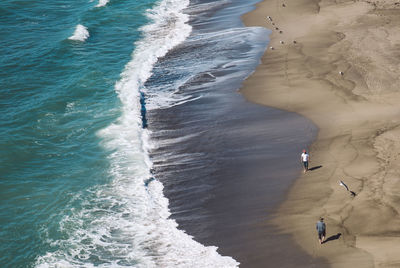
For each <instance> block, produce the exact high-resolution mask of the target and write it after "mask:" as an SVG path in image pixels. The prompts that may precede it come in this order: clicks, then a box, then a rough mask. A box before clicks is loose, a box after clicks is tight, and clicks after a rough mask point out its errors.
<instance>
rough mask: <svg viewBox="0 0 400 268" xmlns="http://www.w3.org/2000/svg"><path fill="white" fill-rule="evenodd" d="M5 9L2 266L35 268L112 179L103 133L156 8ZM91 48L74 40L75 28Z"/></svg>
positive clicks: (1, 8)
mask: <svg viewBox="0 0 400 268" xmlns="http://www.w3.org/2000/svg"><path fill="white" fill-rule="evenodd" d="M95 4H97V3H94V2H93V3H90V2H88V1H51V2H48V1H2V2H1V3H0V42H1V45H0V62H1V68H0V77H1V98H0V103H1V104H0V105H1V106H0V107H1V108H0V109H1V110H0V117H1V125H0V130H1V133H2V135H1V138H0V161H1V166H0V169H1V170H0V174H1V175H0V177H1V180H0V193H1V203H0V211H1V212H0V213H1V214H0V215H1V216H0V224H1V226H2V228H1V234H0V237H1V243H0V253H1V254H0V266H1V267H28V266H31V265H32V264H33V263H34V261H35V258H36V257H37V256H40V255H43V254H45V253H46V252H47V251H49V250H52V249H51V246H50V245H49V243H48V241H47V239H49V238H51V239H52V240H57V239H58V238H60V239H62V238H64V237H65V236H66V233H65V232H64V231H61V230H60V228H59V223H60V221H61V220H62V218H63V217H65V215H68V214H70V213H71V212H70V210H71V209H72V208H73V207H75V206H76V207H78V206H80V205H81V203H82V200H83V199H84V197H79V198H77V193H81V194H83V195H88V193H85V190H86V189H90V188H91V187H93V186H94V185H98V184H104V183H107V182H109V181H110V180H111V177H110V175H109V173H108V171H107V170H108V168H109V163H108V161H107V158H106V157H107V154H108V152H107V151H106V150H104V148H102V147H101V146H100V145H99V144H100V138H99V137H98V136H97V135H96V132H97V131H98V130H100V129H102V128H104V127H105V126H107V125H109V124H110V123H111V122H112V121H114V120H115V119H116V118H117V117H118V116H119V115H120V109H119V106H120V102H119V100H118V98H117V97H116V93H115V91H114V84H115V82H116V81H117V80H118V79H119V75H120V73H121V71H122V69H123V68H124V65H125V64H126V63H127V62H128V61H129V60H130V54H131V53H132V51H133V50H134V42H135V41H137V40H138V39H139V38H140V36H141V34H140V31H139V30H138V28H139V27H140V26H142V25H144V24H146V23H147V22H148V20H149V19H148V18H147V17H146V16H144V13H145V10H146V9H148V8H151V7H152V6H153V5H154V1H146V0H143V1H113V2H112V7H111V5H110V6H105V7H102V8H95V7H94V6H95ZM78 23H80V24H83V25H85V26H86V27H87V28H88V29H89V32H90V37H89V38H88V39H87V40H86V42H79V41H71V40H68V37H69V36H71V35H72V34H73V32H74V29H75V26H76V25H77V24H78Z"/></svg>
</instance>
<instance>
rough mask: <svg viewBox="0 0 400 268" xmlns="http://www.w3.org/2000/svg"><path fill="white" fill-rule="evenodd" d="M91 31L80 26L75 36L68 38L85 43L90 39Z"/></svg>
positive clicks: (76, 28) (77, 27) (77, 26)
mask: <svg viewBox="0 0 400 268" xmlns="http://www.w3.org/2000/svg"><path fill="white" fill-rule="evenodd" d="M89 36H90V35H89V31H88V29H87V28H86V27H85V26H83V25H82V24H78V25H76V27H75V31H74V34H73V35H71V36H70V37H68V39H69V40H74V41H81V42H85V40H86V39H88V38H89Z"/></svg>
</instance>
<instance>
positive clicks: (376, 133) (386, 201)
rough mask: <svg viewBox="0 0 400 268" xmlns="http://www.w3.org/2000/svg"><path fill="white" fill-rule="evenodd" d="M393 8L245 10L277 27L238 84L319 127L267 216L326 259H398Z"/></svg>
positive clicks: (367, 4)
mask: <svg viewBox="0 0 400 268" xmlns="http://www.w3.org/2000/svg"><path fill="white" fill-rule="evenodd" d="M399 14H400V3H398V2H397V1H392V0H387V1H346V0H343V1H334V0H326V1H325V0H322V1H316V0H285V1H282V0H265V1H264V2H262V3H260V4H258V5H257V8H256V9H255V10H254V11H252V12H250V13H248V14H246V15H244V16H243V20H244V22H245V24H246V25H247V26H262V27H266V28H269V29H271V30H273V33H272V34H271V36H270V38H271V42H270V44H269V48H268V49H267V51H266V53H265V54H264V56H263V58H262V61H261V63H260V65H259V66H258V68H257V70H256V71H255V73H253V75H251V76H250V77H249V78H248V79H247V80H246V81H245V83H244V86H243V88H242V89H241V93H243V94H244V95H245V97H246V98H247V99H248V100H250V101H253V102H256V103H259V104H263V105H267V106H271V107H276V108H279V109H283V110H288V111H292V112H296V113H298V114H300V115H302V116H305V117H307V118H309V119H311V120H312V121H313V122H314V123H315V124H316V125H317V126H318V127H319V133H318V137H317V139H316V141H315V142H314V143H313V144H312V146H311V147H310V148H307V149H308V150H309V151H310V155H311V163H310V167H311V169H312V170H310V171H309V172H307V173H305V174H299V175H301V176H300V178H299V179H298V180H297V181H296V182H295V183H294V184H293V186H292V188H291V190H290V192H289V194H288V196H287V200H286V201H285V202H284V203H283V204H282V205H281V207H280V208H279V211H278V213H277V214H276V215H275V217H274V220H273V222H274V223H275V224H276V225H277V226H278V225H279V226H280V231H281V232H282V233H283V234H290V235H291V236H292V237H293V239H294V241H296V243H297V244H298V245H299V246H300V247H301V248H303V249H304V250H305V252H307V253H308V254H309V255H311V256H312V257H314V258H315V259H317V258H324V259H326V260H327V261H328V262H329V264H330V265H331V267H400V255H399V254H397V253H398V252H399V245H400V217H399V207H400V206H399V204H400V198H399V190H400V179H399V173H400V153H399V149H400V139H399V137H400V122H399V114H400V109H399V108H398V103H399V102H400V90H399V89H400V80H399V79H398V77H399V76H398V73H399V71H400V70H399V69H400V67H399V66H400V65H399V63H400V58H399V53H400V33H399V31H398V26H399V23H400V16H399ZM267 16H270V17H271V19H268V18H267ZM300 153H301V152H299V158H300ZM299 161H300V159H299ZM340 180H342V181H343V182H345V183H346V184H347V186H348V187H349V188H350V190H351V191H354V192H355V193H356V196H352V195H351V194H350V192H349V191H347V190H346V189H345V188H344V187H342V186H340V185H339V181H340ZM321 216H322V217H324V218H325V222H326V224H327V238H328V241H327V242H325V243H324V244H322V245H320V244H319V243H318V239H317V235H316V230H315V223H316V222H317V220H318V219H319V217H321Z"/></svg>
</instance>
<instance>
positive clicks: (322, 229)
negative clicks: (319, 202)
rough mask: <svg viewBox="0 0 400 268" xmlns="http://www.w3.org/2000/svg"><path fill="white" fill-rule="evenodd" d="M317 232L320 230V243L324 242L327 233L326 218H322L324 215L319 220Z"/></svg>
mask: <svg viewBox="0 0 400 268" xmlns="http://www.w3.org/2000/svg"><path fill="white" fill-rule="evenodd" d="M317 232H318V240H319V243H320V244H322V243H324V241H325V235H326V225H325V222H324V218H322V217H321V218H320V219H319V221H318V222H317Z"/></svg>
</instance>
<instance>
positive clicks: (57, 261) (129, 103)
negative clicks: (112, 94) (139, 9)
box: [36, 0, 238, 268]
mask: <svg viewBox="0 0 400 268" xmlns="http://www.w3.org/2000/svg"><path fill="white" fill-rule="evenodd" d="M188 5H189V0H162V1H161V2H159V3H158V5H156V6H155V7H154V8H153V9H151V10H148V13H147V15H148V17H149V19H150V20H151V23H150V24H148V25H146V26H144V27H142V28H141V31H142V34H143V38H142V39H141V40H140V41H138V42H136V43H135V47H136V48H135V50H134V52H133V53H132V59H131V61H130V62H129V63H128V64H127V65H126V66H125V69H124V71H123V72H122V73H121V77H120V80H119V81H118V82H117V83H116V84H115V91H116V92H117V94H118V97H119V99H120V102H121V112H120V113H121V116H120V117H119V118H118V119H117V120H116V121H115V122H114V123H112V124H111V125H109V126H108V127H106V128H104V129H102V130H100V131H99V132H98V136H99V137H100V138H101V143H102V145H103V147H104V148H105V150H106V151H107V152H109V155H108V161H109V164H110V167H109V176H110V178H111V182H110V183H108V184H106V185H99V186H96V187H93V188H92V189H91V190H90V191H89V193H85V194H82V197H80V196H79V195H77V196H76V199H77V200H81V199H83V201H82V206H80V207H79V208H76V209H74V210H72V211H69V213H66V215H68V216H65V217H64V218H63V219H62V221H61V222H60V231H61V232H63V233H65V234H66V236H67V237H66V238H65V239H62V240H57V241H54V240H53V241H49V243H50V244H53V245H56V246H57V247H56V248H58V250H56V251H51V252H48V253H46V254H45V255H43V256H41V257H39V258H38V259H37V261H36V266H37V267H58V266H60V267H94V266H98V267H127V266H130V267H202V268H203V267H204V268H207V267H237V266H238V263H237V262H236V261H235V260H234V259H232V258H231V257H224V256H221V255H219V254H218V252H217V248H216V247H213V246H208V247H206V246H204V245H202V244H200V243H198V242H196V241H195V240H193V238H192V237H191V236H190V235H188V234H186V233H185V232H184V231H182V230H179V229H178V228H177V227H178V224H177V223H176V222H175V220H173V219H171V218H170V216H171V213H170V211H169V208H168V205H169V201H168V199H167V198H166V197H165V196H164V195H163V185H162V183H161V182H159V181H158V180H157V179H156V178H153V177H152V174H151V172H150V171H151V168H152V165H153V164H152V162H151V160H150V157H149V153H148V151H149V150H150V149H151V147H152V146H153V145H152V142H153V141H152V140H151V139H150V138H149V134H150V133H149V130H147V129H144V128H142V115H141V108H142V107H141V105H142V104H141V103H140V98H141V94H142V92H143V90H144V87H145V86H144V85H145V82H146V81H147V80H148V79H149V78H150V77H151V75H152V69H153V67H154V65H155V64H156V62H157V61H158V59H159V58H160V57H163V56H165V55H166V54H167V53H168V51H170V50H171V49H172V48H174V47H175V46H177V45H178V44H180V43H182V42H183V41H184V40H185V39H186V38H187V37H188V36H189V35H190V33H191V26H190V25H188V21H189V16H188V15H186V14H184V13H183V12H182V11H183V9H184V8H186V7H187V6H188ZM87 195H89V196H88V197H87Z"/></svg>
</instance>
